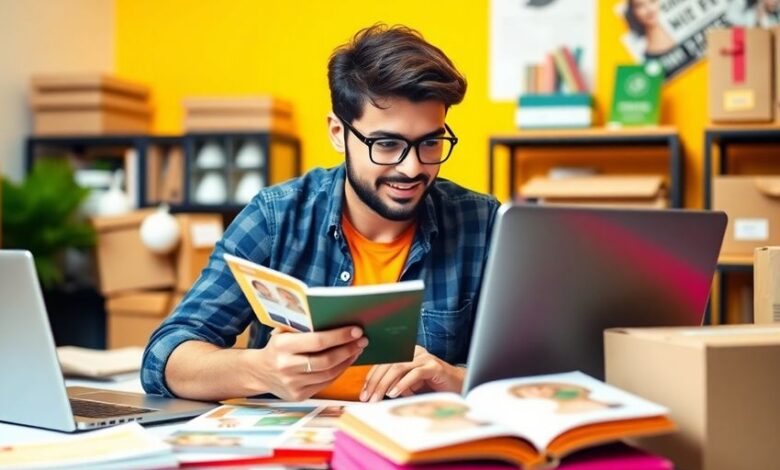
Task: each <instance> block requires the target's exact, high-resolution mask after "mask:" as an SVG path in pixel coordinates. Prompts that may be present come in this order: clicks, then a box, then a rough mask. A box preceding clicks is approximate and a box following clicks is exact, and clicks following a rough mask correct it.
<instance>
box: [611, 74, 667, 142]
mask: <svg viewBox="0 0 780 470" xmlns="http://www.w3.org/2000/svg"><path fill="white" fill-rule="evenodd" d="M663 83H664V73H663V68H662V67H661V65H660V64H659V63H658V62H654V61H651V62H648V63H647V64H642V65H619V66H618V67H617V70H616V72H615V90H614V95H613V98H612V111H611V113H610V117H609V122H608V125H609V126H612V127H620V126H657V125H658V122H659V120H660V107H661V105H660V103H661V87H662V86H663Z"/></svg>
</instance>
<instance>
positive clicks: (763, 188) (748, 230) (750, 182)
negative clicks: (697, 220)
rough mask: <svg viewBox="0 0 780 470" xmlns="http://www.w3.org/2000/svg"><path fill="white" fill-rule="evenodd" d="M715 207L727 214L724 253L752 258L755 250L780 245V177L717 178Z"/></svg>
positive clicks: (713, 183)
mask: <svg viewBox="0 0 780 470" xmlns="http://www.w3.org/2000/svg"><path fill="white" fill-rule="evenodd" d="M712 208H713V209H714V210H720V211H723V212H725V213H726V214H727V215H728V219H729V220H728V226H727V228H726V235H725V236H724V238H723V246H722V248H721V254H725V255H743V256H753V250H755V249H756V248H759V247H762V246H767V245H780V177H776V176H774V177H773V176H766V177H756V176H717V177H715V178H713V181H712Z"/></svg>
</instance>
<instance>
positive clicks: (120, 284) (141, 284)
mask: <svg viewBox="0 0 780 470" xmlns="http://www.w3.org/2000/svg"><path fill="white" fill-rule="evenodd" d="M154 210H155V209H145V210H139V211H134V212H131V213H129V214H126V215H120V216H112V217H93V218H92V224H93V226H94V227H95V230H96V231H97V244H96V248H95V250H96V253H97V267H98V277H99V278H100V289H101V292H102V293H103V294H104V295H106V296H111V295H113V294H116V293H119V292H122V291H134V290H140V289H150V288H170V287H173V286H174V284H175V282H176V278H175V273H174V268H173V260H172V258H171V257H170V256H163V255H157V254H154V253H152V252H151V251H149V249H148V248H146V246H144V244H143V243H142V242H141V235H140V233H139V228H140V226H141V222H143V219H144V218H145V217H146V216H148V215H149V214H152V213H153V212H154Z"/></svg>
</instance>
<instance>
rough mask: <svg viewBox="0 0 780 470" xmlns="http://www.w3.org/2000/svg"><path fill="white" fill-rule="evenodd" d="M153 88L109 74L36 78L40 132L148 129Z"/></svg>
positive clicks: (36, 117) (35, 104)
mask: <svg viewBox="0 0 780 470" xmlns="http://www.w3.org/2000/svg"><path fill="white" fill-rule="evenodd" d="M148 98H149V88H148V87H146V86H144V85H141V84H138V83H134V82H130V81H127V80H122V79H119V78H116V77H111V76H106V75H98V74H95V75H54V76H35V77H33V78H32V95H31V97H30V105H31V107H32V109H33V111H34V131H35V134H37V135H79V134H117V133H148V132H149V129H150V124H151V116H152V109H151V106H150V105H149V103H148Z"/></svg>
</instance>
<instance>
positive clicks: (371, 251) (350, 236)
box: [315, 215, 415, 400]
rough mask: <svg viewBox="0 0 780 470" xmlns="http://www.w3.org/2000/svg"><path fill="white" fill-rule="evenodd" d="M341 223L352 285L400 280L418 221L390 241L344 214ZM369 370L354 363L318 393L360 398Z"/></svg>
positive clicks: (346, 398)
mask: <svg viewBox="0 0 780 470" xmlns="http://www.w3.org/2000/svg"><path fill="white" fill-rule="evenodd" d="M341 227H342V229H343V232H344V239H345V240H346V241H347V246H349V252H350V254H351V255H352V262H353V263H354V266H355V272H354V274H353V276H352V285H354V286H364V285H370V284H384V283H390V282H396V281H398V279H400V278H401V272H402V271H403V269H404V263H406V257H407V256H408V255H409V249H410V248H411V247H412V241H413V240H414V233H415V224H412V225H410V226H409V228H408V229H406V230H405V231H404V232H403V233H402V234H401V236H400V237H398V238H396V239H395V240H393V241H392V242H389V243H379V242H374V241H371V240H369V239H367V238H366V237H364V236H363V235H361V234H360V232H358V231H357V230H356V229H355V227H353V226H352V224H351V223H350V222H349V220H348V219H347V217H346V216H343V215H342V217H341ZM369 370H371V366H353V367H350V368H348V369H347V370H345V371H344V373H343V374H341V376H340V377H339V378H338V379H336V380H335V381H334V382H333V383H332V384H330V385H329V386H328V387H326V388H325V389H323V390H322V391H320V392H319V393H318V394H317V395H315V396H316V397H317V398H329V399H333V400H358V397H359V396H360V391H361V390H362V389H363V384H364V383H365V381H366V375H368V371H369Z"/></svg>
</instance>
